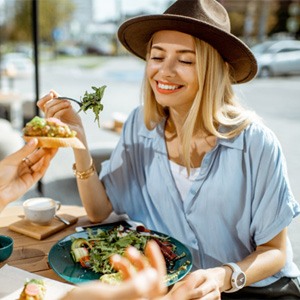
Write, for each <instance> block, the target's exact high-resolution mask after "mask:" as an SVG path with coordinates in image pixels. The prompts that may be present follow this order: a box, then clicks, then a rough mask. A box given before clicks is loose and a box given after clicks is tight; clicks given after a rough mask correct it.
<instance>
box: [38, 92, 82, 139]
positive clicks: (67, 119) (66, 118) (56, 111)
mask: <svg viewBox="0 0 300 300" xmlns="http://www.w3.org/2000/svg"><path fill="white" fill-rule="evenodd" d="M58 96H59V95H58V94H57V93H56V92H55V91H53V90H52V91H50V93H49V94H47V95H45V96H44V97H42V98H41V99H40V100H39V101H38V102H37V106H38V107H39V108H40V109H41V110H42V111H43V112H44V114H45V118H52V117H54V118H57V119H59V120H61V121H62V122H64V123H65V124H67V125H68V126H69V127H70V128H71V129H72V130H75V131H76V132H77V137H78V138H79V139H80V140H81V141H82V142H83V143H84V144H86V140H85V133H84V129H83V125H82V122H81V118H80V116H79V115H78V113H77V112H76V111H75V110H74V109H73V107H72V105H71V102H70V101H68V100H58V99H55V98H57V97H58Z"/></svg>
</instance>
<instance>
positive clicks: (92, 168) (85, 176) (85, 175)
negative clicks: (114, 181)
mask: <svg viewBox="0 0 300 300" xmlns="http://www.w3.org/2000/svg"><path fill="white" fill-rule="evenodd" d="M95 172H96V168H95V165H94V163H93V160H92V159H91V166H90V167H89V168H88V169H87V170H86V171H82V172H79V171H77V169H76V164H75V163H74V164H73V173H74V175H75V176H76V177H77V178H78V179H83V180H84V179H88V178H89V177H91V176H92V175H93V174H94V173H95Z"/></svg>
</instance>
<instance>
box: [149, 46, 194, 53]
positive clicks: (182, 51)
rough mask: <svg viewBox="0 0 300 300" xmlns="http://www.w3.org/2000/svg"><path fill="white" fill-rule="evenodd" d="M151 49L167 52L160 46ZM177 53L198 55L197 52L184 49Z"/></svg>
mask: <svg viewBox="0 0 300 300" xmlns="http://www.w3.org/2000/svg"><path fill="white" fill-rule="evenodd" d="M151 49H157V50H160V51H164V52H166V50H165V49H164V48H162V47H160V46H152V47H151ZM176 52H177V53H192V54H196V52H195V51H193V50H189V49H182V50H178V51H176Z"/></svg>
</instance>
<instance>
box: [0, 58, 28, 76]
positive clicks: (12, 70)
mask: <svg viewBox="0 0 300 300" xmlns="http://www.w3.org/2000/svg"><path fill="white" fill-rule="evenodd" d="M0 71H1V74H2V75H4V76H8V77H15V78H22V77H28V76H31V75H33V72H34V64H33V62H32V60H31V59H30V58H29V57H28V56H27V55H26V54H24V53H19V52H13V53H7V54H4V55H3V56H2V57H1V61H0Z"/></svg>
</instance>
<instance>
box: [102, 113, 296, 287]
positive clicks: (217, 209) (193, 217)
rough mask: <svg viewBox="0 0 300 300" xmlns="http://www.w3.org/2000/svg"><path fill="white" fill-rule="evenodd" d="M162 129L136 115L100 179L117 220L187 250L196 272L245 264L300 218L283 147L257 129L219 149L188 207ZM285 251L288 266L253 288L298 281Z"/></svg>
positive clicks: (289, 252) (208, 158) (213, 152)
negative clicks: (136, 223)
mask: <svg viewBox="0 0 300 300" xmlns="http://www.w3.org/2000/svg"><path fill="white" fill-rule="evenodd" d="M164 124H165V121H163V122H161V124H159V125H158V126H156V128H155V129H153V130H152V131H149V130H147V128H146V127H145V125H144V121H143V109H142V107H140V108H137V109H135V110H134V111H133V112H132V113H131V115H130V116H129V117H128V119H127V121H126V123H125V125H124V128H123V132H122V135H121V138H120V141H119V143H118V145H117V147H116V148H115V150H114V152H113V153H112V156H111V158H110V160H109V161H106V162H104V163H103V165H102V170H101V174H100V179H101V180H102V181H103V183H104V185H105V188H106V191H107V195H108V197H109V199H110V201H111V203H112V206H113V209H114V210H115V212H116V213H118V214H123V213H126V214H127V215H128V216H129V217H130V218H131V219H132V220H135V221H139V222H142V223H144V224H145V225H146V226H147V227H148V228H150V229H152V230H156V231H159V232H162V233H165V234H168V235H171V236H173V237H175V238H176V239H178V240H179V241H181V242H182V243H183V244H185V245H187V246H188V247H189V249H190V250H191V252H192V255H193V265H194V269H199V268H205V269H206V268H212V267H216V266H220V265H222V264H223V263H226V262H237V261H240V260H242V259H244V258H245V257H246V256H248V255H249V254H250V253H252V252H253V251H254V250H255V247H256V246H257V245H261V244H264V243H266V242H268V241H270V240H271V239H272V238H273V237H275V236H276V235H277V234H278V233H279V232H281V231H282V230H283V229H284V228H285V227H286V226H288V225H289V224H290V222H291V221H292V219H293V218H294V217H295V216H297V215H298V214H299V213H300V206H299V204H298V203H297V202H296V201H295V199H294V197H293V194H292V192H291V189H290V186H289V181H288V177H287V171H286V163H285V159H284V156H283V154H282V150H281V147H280V144H279V142H278V140H277V139H276V137H275V136H274V134H273V133H272V132H271V131H270V130H269V129H268V128H266V127H265V126H263V125H262V124H256V123H255V124H251V125H250V126H248V128H247V129H245V130H244V131H243V132H242V133H241V134H240V135H239V136H237V137H236V138H234V139H229V140H223V139H219V140H218V141H217V144H216V146H215V147H214V148H213V149H212V150H211V151H210V152H208V153H207V154H206V155H205V157H204V158H203V161H202V164H201V171H200V174H199V176H198V178H197V179H196V180H195V182H194V183H193V185H192V186H191V189H190V191H189V192H188V194H187V197H186V198H185V199H184V201H182V200H181V197H180V194H179V191H178V189H177V187H176V184H175V182H174V179H173V177H172V174H171V170H170V165H169V162H168V155H167V149H166V144H165V140H164ZM287 244H288V245H287V262H286V266H285V267H284V268H283V269H282V270H281V271H280V272H279V273H277V274H275V275H274V276H272V277H269V278H267V279H265V280H262V281H260V282H258V283H256V284H254V286H265V285H268V284H270V283H272V282H274V281H276V280H277V279H279V278H281V277H282V276H288V277H296V276H299V275H300V272H299V269H298V268H297V266H296V265H295V264H294V263H293V261H292V260H293V257H292V256H293V254H292V249H291V245H290V242H289V241H288V243H287Z"/></svg>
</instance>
